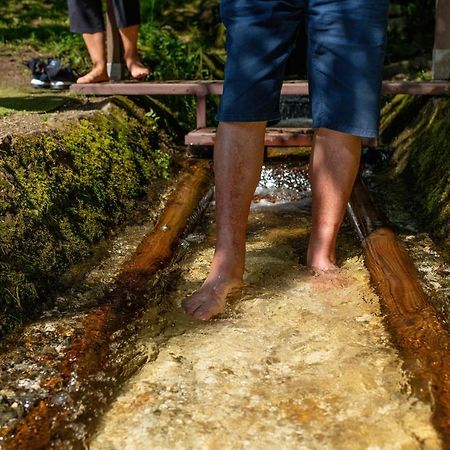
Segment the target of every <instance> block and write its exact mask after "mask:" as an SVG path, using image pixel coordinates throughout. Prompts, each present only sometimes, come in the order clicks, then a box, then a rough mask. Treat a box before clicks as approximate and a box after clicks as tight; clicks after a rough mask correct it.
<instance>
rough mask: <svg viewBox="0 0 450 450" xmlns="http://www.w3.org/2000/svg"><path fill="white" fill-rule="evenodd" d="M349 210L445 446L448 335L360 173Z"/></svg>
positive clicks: (449, 406)
mask: <svg viewBox="0 0 450 450" xmlns="http://www.w3.org/2000/svg"><path fill="white" fill-rule="evenodd" d="M348 212H349V216H350V218H351V220H352V222H353V224H354V226H355V229H356V231H357V234H358V236H359V238H360V239H361V241H362V244H363V249H364V253H365V263H366V266H367V268H368V270H369V273H370V276H371V279H372V282H373V285H374V287H375V289H376V291H377V293H378V295H379V298H380V303H381V306H382V309H383V310H384V313H385V314H386V322H387V324H388V326H389V328H390V330H391V331H392V333H393V336H394V340H395V343H396V345H397V347H398V348H399V349H400V350H401V354H402V356H403V359H404V360H405V363H406V364H405V367H406V368H407V369H408V371H409V372H410V374H411V375H412V376H413V378H414V380H415V381H416V383H415V384H416V394H419V395H420V396H425V397H427V398H428V400H429V401H430V402H431V403H432V404H433V421H434V424H435V425H436V427H437V429H438V431H439V432H440V433H441V436H442V437H443V441H444V442H443V448H444V449H450V335H449V333H448V332H447V330H446V329H445V327H444V325H443V324H442V322H441V321H440V319H439V314H438V313H437V311H436V310H435V309H434V307H433V305H432V304H431V302H430V299H429V297H428V296H427V294H426V293H425V292H424V290H423V289H422V284H421V281H420V277H419V274H418V272H417V270H416V268H415V267H414V263H413V261H412V259H411V258H410V256H409V255H408V253H407V252H406V250H405V249H404V247H403V245H402V244H401V242H400V241H399V240H398V239H397V237H396V236H395V234H394V232H393V231H392V230H391V229H390V228H389V226H387V225H386V223H385V220H384V218H383V216H382V214H381V213H379V211H378V210H377V209H376V207H375V205H374V204H373V202H372V200H371V197H370V195H369V193H368V191H367V189H366V187H365V186H364V184H363V183H362V181H361V180H360V179H358V180H357V182H356V184H355V187H354V189H353V193H352V198H351V201H350V204H349V208H348Z"/></svg>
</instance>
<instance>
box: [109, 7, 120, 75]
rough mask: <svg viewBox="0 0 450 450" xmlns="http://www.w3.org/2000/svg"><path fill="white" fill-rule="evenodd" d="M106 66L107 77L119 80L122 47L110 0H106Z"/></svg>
mask: <svg viewBox="0 0 450 450" xmlns="http://www.w3.org/2000/svg"><path fill="white" fill-rule="evenodd" d="M106 61H107V63H106V68H107V71H108V75H109V78H110V79H111V80H113V81H119V80H121V79H122V78H123V64H122V61H123V49H122V40H121V39H120V34H119V29H118V28H117V22H116V16H115V15H114V8H113V2H112V0H106Z"/></svg>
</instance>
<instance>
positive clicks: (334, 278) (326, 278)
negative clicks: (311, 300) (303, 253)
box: [309, 266, 348, 292]
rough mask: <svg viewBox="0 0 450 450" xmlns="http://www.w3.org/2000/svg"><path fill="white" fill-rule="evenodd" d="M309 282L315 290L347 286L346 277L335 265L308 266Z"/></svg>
mask: <svg viewBox="0 0 450 450" xmlns="http://www.w3.org/2000/svg"><path fill="white" fill-rule="evenodd" d="M309 274H310V283H311V286H312V288H313V289H314V290H316V291H320V292H321V291H327V290H330V289H342V288H345V287H347V286H348V279H347V277H345V275H344V274H343V273H342V271H341V270H340V269H339V267H337V266H328V267H326V268H319V267H309Z"/></svg>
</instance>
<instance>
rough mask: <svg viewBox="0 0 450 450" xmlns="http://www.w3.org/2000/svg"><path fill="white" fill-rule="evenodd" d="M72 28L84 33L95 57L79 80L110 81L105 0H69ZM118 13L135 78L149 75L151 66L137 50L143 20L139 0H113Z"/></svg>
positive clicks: (83, 81) (125, 51) (121, 32)
mask: <svg viewBox="0 0 450 450" xmlns="http://www.w3.org/2000/svg"><path fill="white" fill-rule="evenodd" d="M67 5H68V9H69V19H70V31H72V32H73V33H81V34H82V35H83V39H84V42H85V44H86V47H87V49H88V52H89V56H90V57H91V60H92V69H91V71H90V72H89V73H87V74H86V75H85V76H83V77H81V78H78V80H77V83H82V84H85V83H99V82H102V81H109V76H108V72H107V70H106V49H105V23H104V19H103V12H102V0H67ZM113 6H114V14H115V17H116V21H117V26H118V28H119V32H120V37H121V39H122V43H123V48H124V59H125V63H126V66H127V69H128V71H129V73H130V75H131V77H132V78H134V79H137V80H139V79H142V78H145V77H146V76H147V75H148V74H149V70H148V69H147V68H146V67H144V66H143V64H142V63H141V60H140V58H139V54H138V51H137V39H138V32H139V25H140V21H141V15H140V4H139V0H113Z"/></svg>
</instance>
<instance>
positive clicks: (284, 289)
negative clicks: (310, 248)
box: [0, 162, 448, 450]
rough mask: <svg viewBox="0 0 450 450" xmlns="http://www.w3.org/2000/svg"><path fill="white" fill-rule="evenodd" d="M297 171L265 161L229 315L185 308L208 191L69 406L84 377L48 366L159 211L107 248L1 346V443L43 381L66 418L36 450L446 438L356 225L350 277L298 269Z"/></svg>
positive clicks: (302, 245)
mask: <svg viewBox="0 0 450 450" xmlns="http://www.w3.org/2000/svg"><path fill="white" fill-rule="evenodd" d="M301 167H302V166H301V165H299V164H297V163H285V162H281V163H274V164H268V165H267V166H265V168H264V171H263V175H262V179H261V183H260V185H259V187H258V189H257V191H256V193H255V198H254V203H253V205H252V209H251V214H250V225H249V240H248V246H247V252H248V254H247V267H246V274H245V283H246V286H245V288H244V290H243V291H242V292H241V293H239V294H236V295H234V297H233V298H232V299H231V301H230V304H229V306H228V308H227V310H226V312H225V314H223V315H222V316H220V317H218V318H217V319H215V320H212V321H211V322H208V323H203V322H197V321H194V320H191V319H190V318H188V317H187V316H186V315H185V314H184V313H183V312H182V311H181V309H180V302H181V300H182V299H183V298H184V296H186V295H188V294H189V293H190V292H192V291H193V290H195V289H196V288H197V287H199V286H200V284H201V282H202V280H203V278H204V277H205V275H206V273H207V270H208V266H209V262H210V260H211V258H212V255H213V249H214V223H213V214H214V204H213V203H212V204H211V205H210V207H209V208H208V210H207V211H206V214H205V217H204V218H203V219H202V221H201V223H200V224H199V226H198V227H197V228H195V229H194V230H193V231H192V232H191V233H189V234H188V235H186V236H185V238H184V239H183V241H182V243H181V248H182V249H183V257H182V258H181V259H179V260H178V262H176V263H175V264H173V265H172V266H171V267H170V269H168V270H167V273H166V274H165V275H164V277H166V279H167V280H166V283H165V284H164V289H156V288H155V290H154V291H152V289H150V290H149V293H148V298H147V299H146V304H147V307H146V308H145V311H144V314H143V317H139V318H137V319H136V318H133V320H131V319H130V321H129V323H127V322H126V321H125V322H124V323H123V326H122V328H121V329H119V330H118V331H117V332H116V333H115V335H114V336H113V338H112V339H111V342H110V343H109V344H108V345H109V346H110V347H111V350H112V353H111V354H112V355H113V356H111V359H110V360H109V361H108V362H107V363H105V367H104V370H102V371H99V372H98V373H96V374H95V376H94V378H95V380H94V382H93V384H92V383H91V385H90V389H92V386H96V388H95V389H97V391H96V392H95V393H93V394H92V395H90V396H87V397H85V399H86V398H87V399H88V400H87V401H86V400H84V401H83V402H79V403H77V402H76V401H74V400H73V399H74V398H76V395H75V396H74V395H73V394H74V393H77V392H80V391H81V392H82V391H83V389H85V387H84V386H83V384H82V383H81V382H80V381H79V380H78V379H77V378H76V376H74V375H73V374H72V375H70V374H69V375H68V376H66V377H65V378H64V377H62V378H61V376H60V374H58V373H57V371H58V364H57V362H58V361H59V360H61V359H62V358H63V354H64V352H65V350H66V348H67V345H68V342H69V341H70V339H71V338H72V337H73V336H74V335H76V334H77V333H80V329H81V327H82V322H83V317H85V315H86V313H87V311H89V309H90V308H92V307H94V306H95V304H96V298H98V297H99V296H100V295H101V294H102V293H103V292H105V290H107V289H108V286H109V285H110V283H111V282H112V280H113V279H114V277H115V276H116V275H117V273H118V271H119V269H120V267H121V266H122V265H123V263H124V262H125V261H126V259H127V258H128V257H129V255H130V254H131V253H132V251H133V250H134V249H135V248H136V246H137V245H138V243H139V242H140V240H141V239H142V238H143V236H144V235H145V234H146V233H147V232H148V231H149V229H151V226H152V223H143V224H141V225H136V226H133V227H128V228H127V229H126V230H124V232H123V233H121V234H120V235H118V236H116V237H115V238H114V239H112V240H110V241H109V242H108V243H105V244H103V250H102V252H100V253H101V254H102V257H101V258H100V259H99V261H98V262H97V265H96V266H95V267H94V268H92V269H90V270H89V271H88V272H87V274H86V276H85V277H84V281H83V282H81V281H80V283H79V285H78V286H75V287H73V288H72V289H71V290H70V291H69V292H67V293H65V294H61V296H60V297H59V298H58V301H57V302H56V306H55V310H53V311H48V312H47V313H46V315H45V316H44V317H43V318H42V319H41V320H40V321H38V322H36V323H34V324H31V325H29V326H27V327H26V328H25V329H24V330H22V331H21V333H20V338H18V337H17V336H16V337H14V336H13V337H12V338H11V339H10V340H9V341H5V342H4V343H3V347H2V353H1V355H0V364H1V368H2V386H1V389H0V430H2V431H3V434H2V436H3V437H2V439H4V440H0V448H1V447H2V442H5V443H6V442H7V437H8V433H12V432H13V430H14V427H15V426H16V425H17V423H18V422H19V421H20V419H21V418H22V417H24V416H26V413H27V411H28V410H29V409H30V408H32V407H35V406H36V404H38V403H39V401H41V400H43V399H47V398H48V396H49V393H50V392H52V395H53V397H52V398H51V402H52V404H54V405H56V407H58V408H61V410H62V411H64V414H66V415H67V416H68V417H70V423H71V425H70V426H69V427H67V430H65V432H64V433H63V434H61V435H59V436H57V437H54V438H52V440H51V444H50V447H42V448H64V449H71V448H74V449H77V448H90V449H93V450H112V449H117V450H119V449H130V450H141V449H240V448H242V449H246V448H248V449H278V448H283V449H308V450H309V449H345V450H347V449H371V450H375V449H386V450H388V449H389V450H391V449H405V450H410V449H439V448H441V442H440V440H439V437H438V435H437V433H436V431H435V429H434V428H433V426H432V423H431V405H430V404H429V403H427V402H424V401H422V400H421V399H419V398H418V397H417V396H416V393H415V392H414V391H413V389H412V388H411V385H410V383H409V382H408V375H407V373H405V372H404V370H403V368H402V359H401V355H399V354H398V352H397V350H396V349H395V347H394V345H393V343H392V342H391V337H390V334H389V331H388V330H387V329H386V326H385V322H384V318H383V315H382V313H381V311H380V306H379V302H378V298H377V296H376V295H375V293H374V291H373V289H372V287H371V285H370V282H369V275H368V272H367V270H366V268H365V266H364V262H363V258H362V250H361V246H360V243H359V242H358V240H357V239H356V237H355V235H354V233H353V230H352V229H351V227H350V225H349V224H347V223H346V224H344V226H343V229H342V232H341V235H340V238H339V242H338V254H339V261H338V262H339V265H340V266H341V275H342V277H343V279H344V280H345V282H344V286H343V287H342V286H341V285H340V286H333V285H327V286H323V285H322V284H320V283H317V280H316V279H315V278H314V277H312V276H311V275H310V274H309V272H308V271H307V269H306V267H305V266H304V262H305V261H304V258H305V251H306V246H307V240H308V232H309V227H310V193H309V188H308V183H307V176H306V171H305V169H302V168H301ZM403 238H404V239H405V240H406V241H408V242H409V247H410V250H412V252H413V254H415V255H416V257H417V259H419V260H421V261H422V263H421V269H422V272H423V273H424V274H426V273H428V274H433V275H429V276H428V280H427V279H426V277H425V279H426V282H427V283H428V286H429V288H430V289H432V288H435V289H438V290H439V289H440V295H441V297H442V298H445V293H446V292H447V289H448V286H446V284H445V278H446V276H445V273H444V272H445V271H444V272H442V271H439V270H438V268H439V267H444V266H443V263H442V259H440V256H439V254H438V252H437V251H436V249H435V248H434V246H433V245H434V244H433V243H432V241H431V240H429V238H428V237H427V236H426V235H422V239H420V240H419V239H415V238H414V239H413V238H408V234H407V233H406V234H404V236H403ZM424 254H426V255H432V256H428V259H426V258H424V256H423V255H424ZM421 255H422V256H421ZM427 261H428V262H427ZM433 283H434V284H433ZM444 303H445V301H444V300H443V301H442V304H444ZM61 379H63V380H65V381H64V383H62V384H61V386H60V387H59V388H58V389H57V390H56V392H57V393H56V394H54V392H55V389H54V386H53V385H52V383H53V384H54V383H56V382H58V383H61ZM52 380H53V381H52ZM55 380H56V381H55ZM89 399H90V400H89ZM5 448H15V447H5ZM16 448H19V447H16ZM20 448H31V447H26V446H23V447H20ZM33 448H40V447H33Z"/></svg>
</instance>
